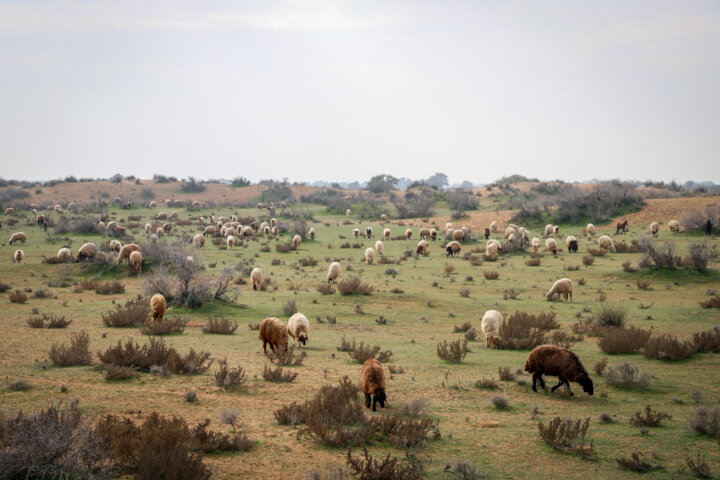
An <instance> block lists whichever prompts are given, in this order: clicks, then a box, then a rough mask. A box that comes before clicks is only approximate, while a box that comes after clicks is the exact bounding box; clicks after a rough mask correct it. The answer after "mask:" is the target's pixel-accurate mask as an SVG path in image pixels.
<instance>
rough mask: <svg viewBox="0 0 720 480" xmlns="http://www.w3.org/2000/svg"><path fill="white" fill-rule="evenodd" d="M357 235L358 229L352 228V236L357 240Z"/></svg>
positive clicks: (358, 233) (358, 234)
mask: <svg viewBox="0 0 720 480" xmlns="http://www.w3.org/2000/svg"><path fill="white" fill-rule="evenodd" d="M359 236H360V230H359V229H357V228H353V237H355V240H357V239H358V237H359Z"/></svg>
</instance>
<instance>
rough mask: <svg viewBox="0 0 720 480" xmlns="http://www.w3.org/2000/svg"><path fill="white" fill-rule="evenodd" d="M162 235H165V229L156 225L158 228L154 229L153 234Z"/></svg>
mask: <svg viewBox="0 0 720 480" xmlns="http://www.w3.org/2000/svg"><path fill="white" fill-rule="evenodd" d="M163 235H165V229H164V228H162V227H158V228H156V229H155V236H156V237H162V236H163Z"/></svg>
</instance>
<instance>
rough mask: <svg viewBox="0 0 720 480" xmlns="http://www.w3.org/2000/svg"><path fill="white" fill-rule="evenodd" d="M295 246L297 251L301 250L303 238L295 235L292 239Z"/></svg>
mask: <svg viewBox="0 0 720 480" xmlns="http://www.w3.org/2000/svg"><path fill="white" fill-rule="evenodd" d="M292 243H293V246H294V247H295V250H297V249H298V248H300V243H302V237H301V236H300V235H295V236H294V237H293V239H292Z"/></svg>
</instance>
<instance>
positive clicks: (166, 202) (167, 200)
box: [163, 198, 173, 207]
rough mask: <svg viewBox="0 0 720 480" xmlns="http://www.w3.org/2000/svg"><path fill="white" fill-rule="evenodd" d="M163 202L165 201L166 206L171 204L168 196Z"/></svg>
mask: <svg viewBox="0 0 720 480" xmlns="http://www.w3.org/2000/svg"><path fill="white" fill-rule="evenodd" d="M163 203H165V206H166V207H169V206H171V205H172V204H173V201H172V200H170V199H169V198H166V199H165V201H164V202H163Z"/></svg>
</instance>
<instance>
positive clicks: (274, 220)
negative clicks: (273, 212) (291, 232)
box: [270, 218, 278, 227]
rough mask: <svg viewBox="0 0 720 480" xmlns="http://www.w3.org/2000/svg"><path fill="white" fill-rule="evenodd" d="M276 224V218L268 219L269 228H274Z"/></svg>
mask: <svg viewBox="0 0 720 480" xmlns="http://www.w3.org/2000/svg"><path fill="white" fill-rule="evenodd" d="M277 224H278V221H277V218H271V219H270V226H271V227H276V226H277Z"/></svg>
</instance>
